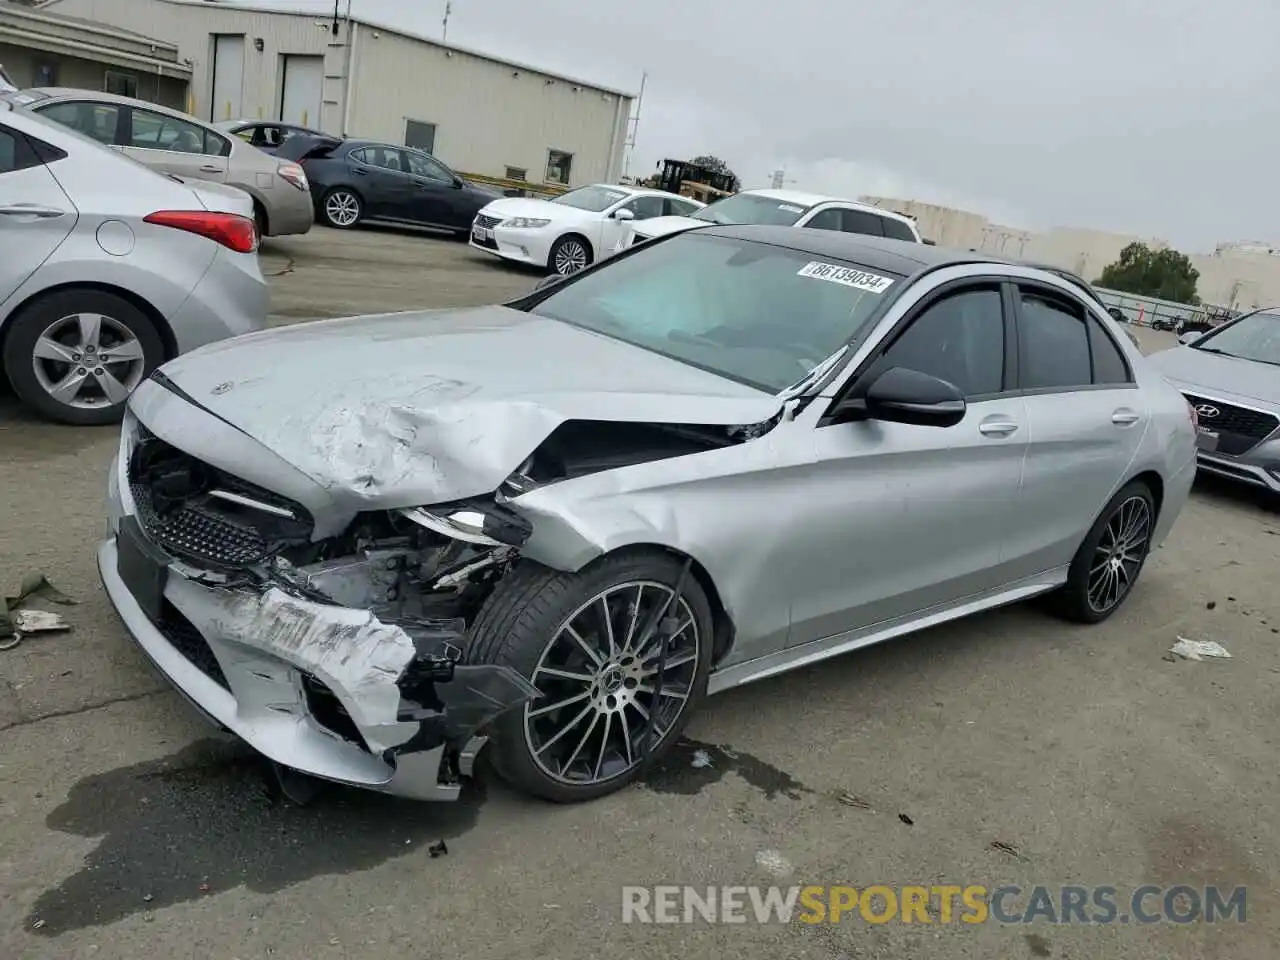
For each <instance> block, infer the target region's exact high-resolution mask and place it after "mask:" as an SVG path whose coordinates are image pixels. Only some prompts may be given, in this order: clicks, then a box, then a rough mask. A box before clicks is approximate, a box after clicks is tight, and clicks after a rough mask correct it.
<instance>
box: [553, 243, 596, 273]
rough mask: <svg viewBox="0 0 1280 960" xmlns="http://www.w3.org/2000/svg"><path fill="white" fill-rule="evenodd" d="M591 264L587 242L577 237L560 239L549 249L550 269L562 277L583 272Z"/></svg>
mask: <svg viewBox="0 0 1280 960" xmlns="http://www.w3.org/2000/svg"><path fill="white" fill-rule="evenodd" d="M590 264H591V251H590V250H588V249H587V242H586V241H585V240H582V239H580V238H578V237H561V238H560V239H559V240H557V241H556V245H555V246H554V247H552V248H551V269H552V270H554V271H555V272H556V273H558V274H559V275H560V276H562V277H567V276H569V275H570V274H574V273H577V272H578V271H579V270H585V269H586V268H587V267H588V266H589V265H590Z"/></svg>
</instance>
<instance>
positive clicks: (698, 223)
mask: <svg viewBox="0 0 1280 960" xmlns="http://www.w3.org/2000/svg"><path fill="white" fill-rule="evenodd" d="M706 226H710V223H709V222H708V221H706V220H695V219H693V218H692V217H650V218H649V219H648V220H639V221H637V222H636V225H635V227H634V230H635V232H636V233H638V234H640V235H641V236H645V237H648V238H650V239H653V238H655V237H665V236H666V235H667V234H669V233H678V232H679V231H681V230H690V229H692V228H694V227H706Z"/></svg>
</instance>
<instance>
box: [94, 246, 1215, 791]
mask: <svg viewBox="0 0 1280 960" xmlns="http://www.w3.org/2000/svg"><path fill="white" fill-rule="evenodd" d="M1195 449H1196V447H1195V431H1194V429H1193V426H1192V415H1191V411H1190V408H1189V407H1188V405H1187V403H1186V401H1185V400H1184V399H1183V398H1182V396H1181V395H1180V394H1179V393H1178V391H1176V390H1175V389H1173V388H1172V387H1171V386H1169V385H1168V384H1167V383H1166V382H1165V381H1164V379H1163V378H1162V377H1160V376H1159V375H1158V374H1156V373H1155V372H1154V371H1152V370H1151V369H1149V368H1148V366H1147V365H1146V363H1145V362H1144V361H1143V359H1142V357H1141V356H1140V355H1139V353H1138V352H1137V350H1135V349H1134V348H1133V346H1132V345H1131V344H1130V342H1129V341H1128V339H1127V338H1125V337H1124V335H1123V334H1121V333H1119V332H1118V331H1117V329H1116V325H1115V323H1114V321H1113V320H1112V319H1111V318H1110V317H1109V316H1108V315H1107V314H1106V312H1105V311H1104V310H1103V308H1102V307H1101V306H1100V305H1098V304H1096V303H1094V302H1093V301H1092V300H1091V299H1090V298H1088V297H1086V296H1085V295H1084V294H1083V293H1082V291H1081V290H1080V289H1079V288H1078V287H1077V286H1075V285H1073V284H1072V283H1070V282H1068V281H1066V280H1064V279H1062V278H1061V277H1058V276H1056V275H1054V274H1052V273H1048V272H1045V271H1042V270H1037V269H1035V268H1031V267H1025V266H1020V265H1017V264H1008V263H997V262H987V261H983V260H980V259H976V258H975V257H974V256H973V255H972V254H968V253H961V252H954V251H948V250H945V249H940V248H937V247H931V246H923V245H920V244H908V243H902V242H898V241H893V240H885V239H880V238H874V239H873V238H869V237H858V236H854V235H846V234H839V233H834V232H828V231H821V232H820V231H807V230H795V229H787V228H776V227H759V226H711V227H707V228H702V229H698V230H693V231H688V232H683V233H679V234H676V235H673V236H671V237H670V238H667V239H663V240H659V241H656V242H654V243H652V244H645V245H644V246H642V247H636V248H633V249H632V250H630V251H628V252H626V253H624V254H622V255H620V256H619V257H617V258H616V259H611V260H608V261H605V262H604V263H602V264H599V265H596V266H594V267H592V268H589V269H587V270H585V271H583V272H581V273H579V274H577V275H575V276H574V277H572V278H568V279H564V280H560V281H559V282H553V283H549V284H548V283H545V282H544V284H542V285H540V288H539V289H536V290H535V291H534V292H533V293H531V294H530V295H528V296H526V297H524V298H523V299H520V300H518V301H515V302H513V303H510V304H507V305H505V306H494V307H484V308H480V309H470V310H457V311H434V312H422V313H409V314H393V315H387V316H378V317H363V318H358V319H344V320H334V321H327V322H322V323H313V324H308V325H299V326H294V327H287V328H283V329H278V330H269V331H264V332H262V333H256V334H251V335H249V336H247V337H241V338H238V339H237V340H234V341H226V342H223V343H219V344H213V345H211V346H209V347H205V348H203V349H201V350H198V351H196V352H194V353H191V354H188V355H186V356H184V357H179V358H178V359H176V360H173V361H171V362H169V363H168V364H166V365H165V366H164V367H163V368H161V370H160V371H159V372H158V373H156V374H155V375H154V376H153V377H152V378H151V379H149V380H148V381H146V382H144V383H143V384H142V385H141V386H140V387H139V388H138V389H137V391H136V392H135V393H134V394H133V397H132V399H131V401H130V404H129V414H128V417H127V419H126V423H125V425H124V429H123V432H122V436H121V439H120V449H119V455H118V459H117V461H116V463H115V466H114V468H113V470H112V473H111V482H110V496H109V502H110V512H111V516H110V528H111V531H112V533H111V536H110V538H109V539H108V540H107V541H106V542H105V543H103V544H102V546H101V548H100V550H99V554H98V560H99V565H100V569H101V574H102V578H103V581H104V582H105V584H106V589H107V591H108V593H109V594H110V597H111V599H112V601H113V603H114V604H115V606H116V609H117V610H118V611H119V613H120V615H121V617H122V618H123V619H124V622H125V624H126V625H127V627H128V629H129V630H130V632H131V633H132V634H133V636H134V637H135V638H136V640H137V642H138V643H139V644H140V645H141V647H142V648H143V649H144V650H145V651H146V653H147V654H148V655H149V656H150V657H151V659H152V660H154V661H155V663H156V664H157V665H158V666H159V668H160V670H161V671H163V672H164V673H165V674H167V675H168V677H169V678H170V679H171V680H172V681H173V682H174V683H175V684H177V685H178V686H179V687H180V688H181V689H182V690H183V692H184V693H185V694H186V695H187V697H188V698H189V699H190V700H192V701H193V702H194V703H195V704H197V705H198V706H199V707H200V708H201V709H202V710H203V711H204V712H205V713H206V714H208V715H209V716H210V717H211V718H212V719H213V720H214V721H215V722H216V723H218V724H220V725H222V726H223V727H226V728H228V729H230V730H231V731H234V732H235V733H236V734H238V735H239V736H240V737H242V738H243V739H244V740H246V741H248V743H250V744H251V745H252V746H253V747H255V748H256V749H257V750H259V751H261V752H262V753H263V754H265V755H266V756H267V757H269V758H271V759H272V760H274V761H276V762H277V763H278V764H280V765H282V766H283V767H285V768H291V769H293V770H300V771H304V772H305V773H308V774H312V775H315V776H319V777H322V778H326V779H329V780H334V781H340V782H343V783H348V784H357V785H361V786H365V787H371V788H374V789H379V790H384V791H388V792H391V793H396V794H400V795H403V796H409V797H417V798H422V799H447V798H452V797H454V796H456V795H457V793H458V790H459V784H460V782H461V778H462V777H464V776H465V775H466V774H467V773H468V772H469V771H470V770H471V767H472V763H473V762H474V760H475V757H476V754H477V751H479V750H480V749H481V748H482V747H485V745H486V743H487V744H488V746H487V747H486V749H487V750H488V751H489V753H490V754H491V755H492V760H493V764H494V766H495V768H496V769H497V770H498V772H499V773H500V774H501V775H502V776H503V777H504V778H506V779H507V780H509V781H510V782H511V783H512V784H514V785H516V786H517V787H518V788H521V789H523V790H525V791H527V792H529V793H532V794H535V795H537V796H540V797H545V798H549V799H552V800H557V801H573V800H585V799H589V798H592V797H597V796H600V795H602V794H605V793H608V792H610V791H613V790H616V789H618V788H619V787H621V786H622V785H623V784H625V783H627V782H628V781H630V780H632V779H634V778H635V777H636V776H638V775H639V774H640V773H641V772H642V771H643V769H644V765H645V763H646V762H647V761H649V760H652V759H653V758H655V757H657V756H658V755H660V754H661V753H662V752H663V751H664V750H665V749H667V748H668V747H670V746H671V744H672V742H673V741H674V740H675V739H676V738H677V736H678V735H679V734H680V731H681V729H682V728H683V727H684V726H685V724H686V723H687V721H688V720H689V717H690V714H691V713H692V712H693V710H694V709H695V708H696V707H697V705H698V704H699V703H700V702H701V701H702V700H703V698H704V697H706V696H707V695H708V694H712V693H716V692H719V691H721V690H725V689H727V688H730V687H734V686H738V685H740V684H744V683H748V682H750V681H753V680H759V679H762V678H764V677H769V676H772V675H774V674H778V673H782V672H784V671H787V670H792V669H795V668H797V667H802V666H805V665H808V664H812V663H815V662H818V661H821V660H823V659H825V658H827V657H832V656H836V655H839V654H843V653H848V652H849V651H852V650H856V649H858V648H860V647H864V646H867V645H869V644H872V643H876V642H878V641H881V640H885V639H888V638H890V637H895V636H898V635H900V634H904V633H908V632H910V631H913V630H917V629H920V628H922V627H927V626H931V625H933V624H937V623H941V622H944V621H947V620H951V619H953V618H956V617H961V616H965V615H967V614H971V613H976V612H978V611H981V610H986V609H989V608H992V607H996V606H999V605H1001V604H1006V603H1011V602H1014V601H1018V600H1022V599H1025V598H1028V597H1031V596H1034V595H1037V594H1051V597H1050V598H1049V599H1050V600H1051V603H1052V606H1053V607H1054V608H1056V609H1057V610H1058V611H1059V612H1060V613H1061V614H1063V615H1065V616H1067V617H1069V618H1072V619H1074V620H1077V621H1080V622H1084V623H1092V622H1097V621H1100V620H1103V619H1104V618H1106V617H1108V616H1109V615H1110V614H1112V613H1113V612H1114V611H1115V610H1116V609H1117V608H1118V607H1119V606H1120V605H1121V604H1122V603H1123V602H1124V601H1125V599H1126V598H1127V597H1128V596H1129V593H1130V591H1131V590H1132V588H1133V585H1134V583H1135V581H1136V580H1137V578H1138V576H1139V573H1140V572H1141V570H1142V567H1143V563H1144V561H1145V560H1146V557H1147V555H1148V551H1149V550H1150V549H1151V548H1152V547H1154V546H1156V545H1158V544H1159V543H1160V542H1161V541H1162V540H1163V539H1164V537H1165V536H1166V534H1167V533H1168V532H1169V529H1170V527H1172V525H1173V523H1174V521H1175V519H1176V518H1177V516H1178V513H1179V511H1180V510H1181V509H1182V507H1183V504H1184V503H1185V501H1186V498H1187V494H1188V490H1189V488H1190V486H1191V482H1192V478H1193V476H1194V473H1195V469H1196V467H1195Z"/></svg>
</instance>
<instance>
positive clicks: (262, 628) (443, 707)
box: [98, 515, 538, 800]
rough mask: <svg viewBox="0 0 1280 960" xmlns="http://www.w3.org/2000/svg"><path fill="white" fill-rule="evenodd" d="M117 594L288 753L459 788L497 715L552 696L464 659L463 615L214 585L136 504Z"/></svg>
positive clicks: (115, 569)
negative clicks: (153, 532) (429, 617)
mask: <svg viewBox="0 0 1280 960" xmlns="http://www.w3.org/2000/svg"><path fill="white" fill-rule="evenodd" d="M98 568H99V572H100V574H101V576H102V582H103V585H104V586H105V587H106V590H107V594H108V595H109V596H110V598H111V601H112V603H113V604H114V605H115V608H116V610H117V612H118V613H119V615H120V617H121V619H122V620H123V621H124V623H125V626H126V627H127V628H128V630H129V632H130V634H132V636H133V638H134V639H135V640H136V641H137V642H138V644H139V645H140V646H141V647H142V648H143V650H144V651H145V652H146V654H147V655H148V657H149V658H150V659H151V661H152V662H153V663H154V664H155V666H156V667H157V668H158V669H159V670H160V672H161V673H163V674H164V675H165V676H166V677H167V678H168V679H169V680H170V681H171V682H172V683H173V684H174V685H176V686H177V687H178V689H179V690H180V691H181V692H182V693H183V695H184V696H186V697H187V699H188V700H190V701H191V702H192V703H193V704H194V705H195V706H196V707H198V708H199V709H200V711H201V712H203V713H204V714H205V715H206V716H207V717H209V718H210V719H211V720H212V721H214V722H215V723H216V724H218V725H219V726H221V727H223V728H225V729H227V730H229V731H230V732H232V733H234V734H236V735H237V736H239V737H240V738H241V739H243V740H244V741H245V742H246V743H248V744H249V745H250V746H251V747H253V748H254V749H255V750H257V751H259V752H260V753H262V754H263V755H265V756H266V757H268V758H269V759H271V760H274V761H276V762H277V763H280V764H282V765H284V766H286V767H290V768H293V769H295V770H299V771H302V772H303V773H308V774H311V775H313V776H317V777H322V778H324V779H326V780H331V781H336V782H339V783H346V784H351V785H354V786H361V787H366V788H370V789H375V790H381V791H384V792H386V793H391V794H395V795H397V796H404V797H410V798H414V799H419V800H452V799H454V798H456V797H457V796H458V793H459V790H460V780H459V777H460V775H463V774H467V773H469V772H470V763H471V762H472V761H473V760H474V756H475V753H476V751H477V750H478V749H479V748H480V746H482V745H483V742H484V741H483V738H482V737H479V736H478V732H479V731H480V730H481V729H482V728H483V727H484V726H485V724H487V723H489V722H490V721H491V720H492V719H493V718H494V717H496V716H497V715H498V714H500V713H502V712H503V711H505V710H508V709H511V708H513V707H517V706H519V705H521V704H523V703H525V702H527V701H528V700H530V699H533V698H535V697H537V696H538V691H537V689H536V688H535V687H533V686H532V685H531V684H529V683H528V682H527V681H526V680H525V679H524V678H523V677H521V676H520V675H519V674H518V673H516V672H515V671H514V670H511V669H510V668H508V667H500V666H490V665H479V666H464V665H459V664H457V663H456V658H457V653H458V646H457V644H458V643H460V642H461V640H462V635H461V627H462V623H461V621H430V622H426V621H424V622H423V623H421V624H420V625H417V626H413V625H410V626H401V625H395V624H388V623H383V622H382V621H380V620H379V619H378V618H377V617H376V616H374V614H373V613H371V612H369V611H367V610H357V609H352V608H349V607H342V606H337V605H331V604H327V603H319V602H314V601H312V600H309V599H304V598H300V597H297V596H293V595H291V594H290V593H289V592H286V591H285V590H282V589H280V588H278V587H266V588H265V589H260V588H254V587H250V588H246V587H243V586H240V587H232V586H225V585H210V584H209V583H207V582H204V580H203V579H202V577H201V576H200V574H199V572H198V571H192V570H190V569H188V568H186V567H185V565H184V564H182V563H181V562H180V561H177V560H174V559H173V558H171V557H169V556H167V555H166V554H164V553H163V552H162V551H160V550H159V549H158V548H157V547H156V546H155V545H154V544H151V543H150V542H149V541H147V540H146V538H145V536H143V535H142V534H141V533H140V528H139V527H138V524H137V521H136V520H135V518H134V517H132V516H129V515H125V516H123V517H121V518H119V520H118V523H117V532H116V535H115V536H113V537H111V538H110V539H108V540H107V541H105V542H104V543H103V544H102V545H101V546H100V547H99V549H98Z"/></svg>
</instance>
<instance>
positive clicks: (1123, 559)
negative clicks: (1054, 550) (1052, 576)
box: [1052, 480, 1156, 623]
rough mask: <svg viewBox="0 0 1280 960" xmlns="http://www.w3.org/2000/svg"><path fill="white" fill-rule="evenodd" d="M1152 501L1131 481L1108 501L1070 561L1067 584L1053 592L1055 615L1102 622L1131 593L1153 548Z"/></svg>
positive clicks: (1142, 485)
mask: <svg viewBox="0 0 1280 960" xmlns="http://www.w3.org/2000/svg"><path fill="white" fill-rule="evenodd" d="M1155 523H1156V510H1155V501H1154V499H1153V498H1152V496H1151V491H1150V489H1148V487H1147V485H1146V484H1145V483H1142V482H1141V481H1139V480H1135V481H1134V482H1132V483H1129V484H1127V485H1126V486H1125V487H1124V488H1123V489H1122V490H1121V491H1120V492H1119V493H1117V494H1116V495H1115V496H1114V497H1112V498H1111V502H1110V503H1108V504H1107V506H1106V507H1105V508H1104V509H1103V511H1102V514H1101V515H1100V516H1099V517H1098V519H1097V520H1096V521H1095V522H1094V524H1093V527H1092V528H1091V529H1090V531H1089V535H1088V536H1087V537H1085V539H1084V543H1082V544H1081V545H1080V549H1079V550H1078V551H1077V552H1076V555H1075V558H1074V559H1073V560H1072V561H1071V567H1070V570H1069V572H1068V574H1067V582H1066V584H1065V585H1064V586H1063V587H1062V588H1061V589H1060V590H1059V591H1058V592H1057V593H1055V594H1053V596H1052V599H1053V601H1054V604H1055V607H1056V609H1057V612H1058V613H1060V614H1061V615H1062V616H1064V617H1066V618H1067V619H1069V620H1075V621H1077V622H1080V623H1100V622H1101V621H1103V620H1105V619H1107V617H1109V616H1111V614H1113V613H1115V612H1116V610H1118V609H1119V608H1120V605H1121V604H1122V603H1124V601H1125V600H1126V599H1127V598H1128V596H1129V594H1130V593H1131V592H1132V590H1133V585H1134V584H1135V583H1136V582H1137V580H1138V575H1139V574H1140V573H1141V572H1142V567H1143V565H1144V564H1145V563H1146V560H1147V554H1148V553H1149V552H1150V550H1151V535H1152V533H1153V532H1154V529H1155Z"/></svg>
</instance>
